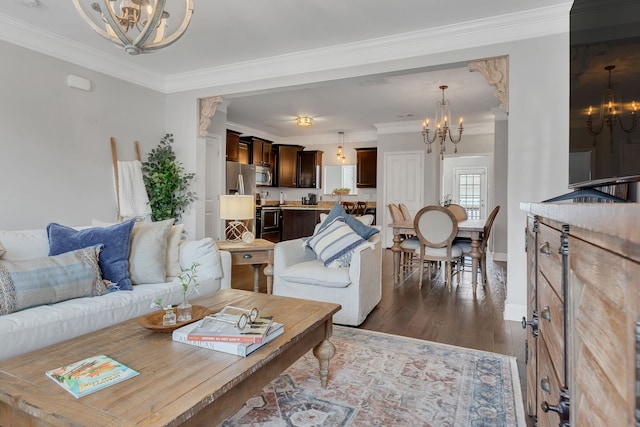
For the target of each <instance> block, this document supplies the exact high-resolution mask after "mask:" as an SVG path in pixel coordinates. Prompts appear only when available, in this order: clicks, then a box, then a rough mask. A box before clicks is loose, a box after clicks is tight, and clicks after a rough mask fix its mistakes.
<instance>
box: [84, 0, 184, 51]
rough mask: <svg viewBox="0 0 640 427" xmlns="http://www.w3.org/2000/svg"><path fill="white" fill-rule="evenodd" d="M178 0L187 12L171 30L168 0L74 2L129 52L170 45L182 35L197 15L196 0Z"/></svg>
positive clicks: (87, 18) (101, 31) (97, 28)
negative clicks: (169, 31) (194, 5)
mask: <svg viewBox="0 0 640 427" xmlns="http://www.w3.org/2000/svg"><path fill="white" fill-rule="evenodd" d="M178 1H179V2H182V3H183V4H184V16H182V21H181V22H180V25H178V26H177V28H176V30H175V31H174V32H172V33H170V34H167V28H168V22H169V18H170V17H171V16H170V14H169V12H167V11H166V10H165V3H166V0H93V1H86V0H73V4H74V6H75V7H76V9H77V10H78V12H79V13H80V15H81V16H82V17H83V18H84V20H85V21H87V23H88V24H89V26H91V28H93V30H94V31H95V32H97V33H98V34H100V35H101V36H102V37H104V38H105V39H107V40H109V41H111V42H113V43H115V44H116V45H118V46H120V47H123V48H124V50H125V51H126V52H127V53H128V54H130V55H138V54H140V53H146V52H151V51H153V50H156V49H160V48H163V47H166V46H169V45H171V44H172V43H174V42H176V41H177V40H178V39H179V38H180V37H182V35H183V34H184V32H185V31H186V29H187V27H188V26H189V22H190V21H191V16H192V15H193V2H194V0H178ZM173 3H176V0H173V2H172V4H173ZM181 8H182V6H181Z"/></svg>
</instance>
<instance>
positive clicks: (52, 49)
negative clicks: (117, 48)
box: [0, 1, 572, 93]
mask: <svg viewBox="0 0 640 427" xmlns="http://www.w3.org/2000/svg"><path fill="white" fill-rule="evenodd" d="M571 4H572V1H567V2H566V3H562V4H559V5H554V6H548V7H542V8H537V9H532V10H528V11H524V12H517V13H511V14H505V15H498V16H493V17H490V18H485V19H478V20H472V21H467V22H461V23H458V24H453V25H446V26H442V27H438V28H431V29H425V30H420V31H414V32H408V33H404V34H398V35H393V36H387V37H380V38H376V39H370V40H365V41H361V42H356V43H347V44H342V45H337V46H331V47H327V48H321V49H313V50H308V51H302V52H295V53H290V54H285V55H279V56H273V57H270V58H265V59H259V60H255V61H246V62H240V63H235V64H229V65H224V66H220V67H212V68H207V69H202V70H196V71H192V72H185V73H177V74H169V75H166V76H163V75H159V74H156V73H150V72H149V71H147V70H145V69H143V68H141V67H136V66H133V65H131V64H130V63H129V62H127V61H123V60H122V59H120V58H119V57H117V56H115V55H110V54H106V53H104V52H102V51H100V50H98V49H94V48H90V47H88V46H86V45H82V44H80V43H77V42H75V41H73V40H69V39H66V38H61V37H59V36H58V35H56V34H53V33H51V32H48V31H45V30H42V29H41V28H36V27H33V26H28V25H26V24H24V23H23V22H22V21H18V20H15V19H13V18H11V17H7V16H4V15H0V40H5V41H7V42H9V43H13V44H16V45H19V46H22V47H25V48H27V49H31V50H35V51H37V52H40V53H43V54H46V55H49V56H53V57H55V58H58V59H62V60H64V61H68V62H71V63H73V64H76V65H80V66H82V67H85V68H88V69H91V70H95V71H98V72H100V73H103V74H107V75H110V76H112V77H116V78H119V79H122V80H125V81H129V82H131V83H134V84H137V85H139V86H143V87H146V88H149V89H153V90H156V91H158V92H162V93H175V92H183V91H188V90H195V89H203V88H224V87H227V88H228V87H231V86H233V85H242V88H243V90H252V89H251V88H250V86H251V85H250V84H248V83H249V82H258V81H265V80H269V79H277V78H283V77H291V76H295V75H303V74H309V73H316V72H327V71H330V70H340V69H347V68H350V67H356V66H364V65H369V64H373V63H381V62H385V61H393V60H398V59H404V58H410V57H419V56H426V55H431V54H437V53H442V52H448V51H452V50H459V49H468V48H474V47H479V46H484V45H492V44H498V43H503V42H511V41H516V40H522V39H527V38H534V37H541V36H545V35H551V34H558V33H565V32H568V31H569V11H570V8H571ZM196 13H197V12H196ZM290 84H295V83H294V82H291V79H290ZM225 92H226V93H228V91H225ZM220 93H222V92H220Z"/></svg>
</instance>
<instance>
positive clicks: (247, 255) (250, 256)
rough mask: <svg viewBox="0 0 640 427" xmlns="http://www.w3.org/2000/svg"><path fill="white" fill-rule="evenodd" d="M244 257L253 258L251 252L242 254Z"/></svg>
mask: <svg viewBox="0 0 640 427" xmlns="http://www.w3.org/2000/svg"><path fill="white" fill-rule="evenodd" d="M242 258H244V259H251V258H253V256H252V255H251V254H244V255H242Z"/></svg>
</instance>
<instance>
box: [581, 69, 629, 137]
mask: <svg viewBox="0 0 640 427" xmlns="http://www.w3.org/2000/svg"><path fill="white" fill-rule="evenodd" d="M615 68H616V66H615V65H607V66H606V67H604V69H605V70H606V71H608V72H609V80H608V82H607V88H606V92H605V95H604V97H603V99H602V103H601V105H600V124H599V125H598V126H597V127H594V126H593V108H592V107H591V106H589V111H588V113H587V130H588V131H589V135H591V136H597V135H599V134H600V132H602V129H604V125H607V127H608V128H609V135H610V136H612V135H613V128H614V127H615V125H616V123H618V124H619V125H620V128H621V129H622V130H623V131H624V132H625V133H627V134H631V133H633V132H635V131H636V125H637V123H638V116H637V115H636V110H637V107H636V102H635V101H631V104H629V107H628V110H630V115H631V123H630V126H629V127H625V126H624V124H623V123H622V114H624V112H625V111H624V104H623V103H622V101H621V100H620V99H619V98H618V99H616V96H615V92H614V90H613V84H612V83H611V71H612V70H614V69H615Z"/></svg>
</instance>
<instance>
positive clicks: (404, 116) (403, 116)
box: [396, 113, 413, 119]
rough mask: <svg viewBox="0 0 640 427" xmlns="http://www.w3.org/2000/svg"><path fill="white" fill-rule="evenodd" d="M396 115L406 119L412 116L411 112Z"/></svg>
mask: <svg viewBox="0 0 640 427" xmlns="http://www.w3.org/2000/svg"><path fill="white" fill-rule="evenodd" d="M396 117H397V118H399V119H408V118H410V117H413V114H411V113H406V114H396Z"/></svg>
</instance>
